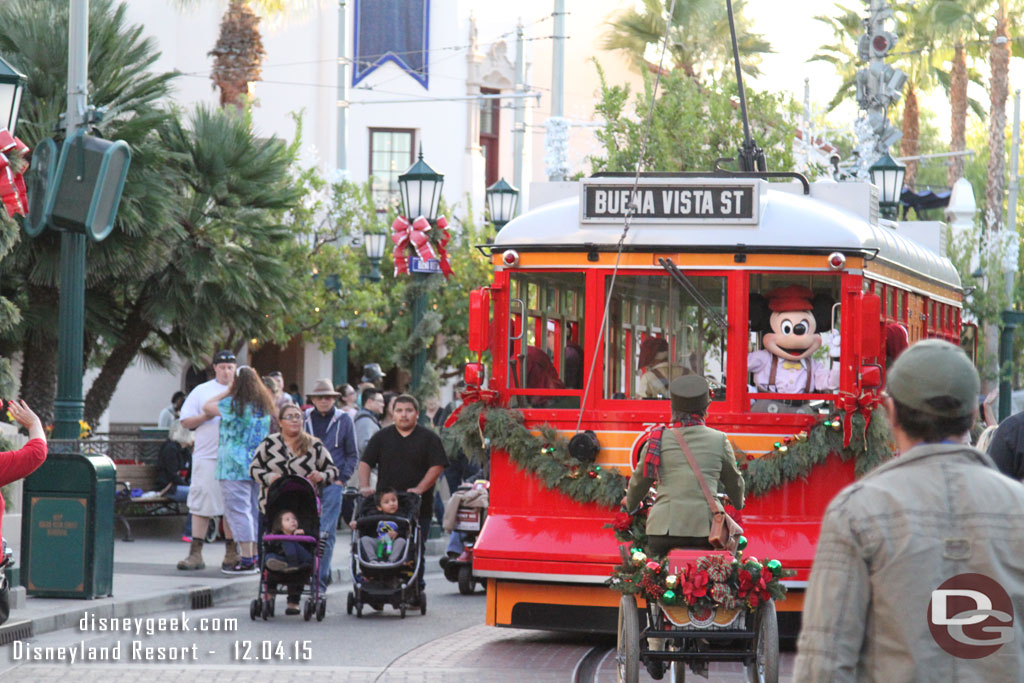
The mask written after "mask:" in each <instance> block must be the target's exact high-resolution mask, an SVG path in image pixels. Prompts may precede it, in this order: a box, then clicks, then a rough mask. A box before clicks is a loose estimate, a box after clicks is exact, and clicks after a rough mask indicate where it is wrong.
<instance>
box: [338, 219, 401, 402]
mask: <svg viewBox="0 0 1024 683" xmlns="http://www.w3.org/2000/svg"><path fill="white" fill-rule="evenodd" d="M387 239H388V236H387V235H385V234H384V233H375V232H364V233H363V248H364V249H365V250H366V257H367V258H368V259H369V260H370V272H369V273H360V274H359V279H360V281H363V282H380V281H381V274H380V262H381V261H382V260H383V258H384V248H385V247H386V246H387ZM330 277H334V282H335V283H337V288H336V290H334V291H335V293H338V294H340V291H341V285H340V283H338V279H337V276H330ZM328 279H329V278H328ZM325 284H328V283H325ZM347 330H348V321H347V320H342V321H340V322H338V333H337V336H336V337H335V338H334V353H333V354H332V356H331V364H332V367H333V368H334V372H333V377H332V379H333V380H334V385H335V386H339V385H341V384H345V383H346V382H348V351H349V342H348V334H347Z"/></svg>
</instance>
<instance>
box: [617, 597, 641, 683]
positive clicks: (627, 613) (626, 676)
mask: <svg viewBox="0 0 1024 683" xmlns="http://www.w3.org/2000/svg"><path fill="white" fill-rule="evenodd" d="M615 660H616V664H617V665H618V672H619V683H637V680H638V679H639V678H640V618H639V615H638V614H637V607H636V597H635V596H632V595H623V596H622V599H621V600H619V629H618V643H617V646H616V648H615Z"/></svg>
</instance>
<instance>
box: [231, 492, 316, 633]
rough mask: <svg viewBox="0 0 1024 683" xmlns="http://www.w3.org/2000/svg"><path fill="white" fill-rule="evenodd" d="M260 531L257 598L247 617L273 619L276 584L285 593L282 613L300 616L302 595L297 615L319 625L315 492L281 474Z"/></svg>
mask: <svg viewBox="0 0 1024 683" xmlns="http://www.w3.org/2000/svg"><path fill="white" fill-rule="evenodd" d="M264 512H265V517H264V522H263V524H264V528H263V529H262V530H261V531H262V538H261V539H260V556H261V557H262V558H263V566H262V570H261V571H260V584H259V597H257V598H256V599H255V600H253V601H252V603H251V605H250V606H249V617H250V618H252V619H255V618H256V617H257V616H258V615H259V616H262V617H263V619H267V618H269V617H272V616H274V598H275V597H276V594H277V588H278V586H279V585H284V586H285V587H286V589H287V591H288V607H287V609H286V610H285V614H299V612H300V610H299V601H300V599H301V597H302V595H303V594H306V595H307V596H308V597H307V598H306V602H305V605H304V606H303V609H302V616H303V618H304V619H305V620H306V621H309V620H310V619H312V618H313V615H314V614H316V620H317V621H322V620H323V618H324V615H325V614H326V611H327V600H326V599H325V598H323V597H322V596H321V595H320V585H319V582H318V581H317V580H316V577H317V576H318V575H319V569H320V557H321V555H322V553H323V543H324V541H323V539H321V538H320V499H319V498H317V495H316V487H315V486H314V485H313V484H312V483H310V481H309V480H308V479H306V478H304V477H300V476H297V475H285V476H282V477H281V478H279V479H277V480H275V481H274V483H273V484H271V485H270V487H269V488H268V489H267V503H266V508H265V510H264Z"/></svg>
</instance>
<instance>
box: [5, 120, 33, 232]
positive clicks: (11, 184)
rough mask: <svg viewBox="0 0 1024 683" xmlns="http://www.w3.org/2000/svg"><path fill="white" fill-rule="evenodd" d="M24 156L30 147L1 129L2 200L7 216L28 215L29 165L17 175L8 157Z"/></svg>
mask: <svg viewBox="0 0 1024 683" xmlns="http://www.w3.org/2000/svg"><path fill="white" fill-rule="evenodd" d="M12 151H15V152H18V154H19V155H24V154H25V153H26V152H28V146H27V145H26V144H25V143H24V142H22V141H21V140H19V139H18V138H16V137H14V136H13V135H11V132H10V131H9V130H7V129H6V128H0V199H2V200H3V203H4V208H5V209H7V215H8V216H11V217H13V216H14V214H16V213H20V214H21V215H23V216H24V215H27V214H28V190H27V188H26V187H25V171H27V170H28V164H25V166H24V168H22V169H21V172H20V173H15V172H14V168H13V167H12V166H11V160H10V159H9V158H8V155H9V154H10V153H11V152H12Z"/></svg>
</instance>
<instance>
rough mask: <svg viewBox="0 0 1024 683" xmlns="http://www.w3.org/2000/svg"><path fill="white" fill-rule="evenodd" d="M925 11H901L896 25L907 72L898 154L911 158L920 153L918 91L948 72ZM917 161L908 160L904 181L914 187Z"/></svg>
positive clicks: (901, 63) (940, 80) (900, 60)
mask: <svg viewBox="0 0 1024 683" xmlns="http://www.w3.org/2000/svg"><path fill="white" fill-rule="evenodd" d="M930 18H931V15H930V14H929V13H927V12H916V11H915V12H914V13H907V14H902V16H901V19H902V21H900V22H899V24H898V26H897V29H896V30H897V33H898V34H899V36H900V44H899V53H898V54H897V57H898V65H899V67H900V68H901V70H902V71H903V72H904V73H906V74H907V83H906V86H905V91H904V99H903V123H902V132H903V137H902V138H900V155H901V156H904V157H914V156H917V155H918V154H920V152H921V140H920V137H921V112H920V109H919V105H918V99H917V94H918V92H919V91H928V90H931V89H932V88H933V87H934V86H935V85H936V84H937V83H948V82H949V78H948V75H947V74H946V73H945V72H944V71H943V70H942V65H943V61H942V60H941V59H940V58H939V52H938V51H937V49H936V44H937V41H936V27H935V25H934V23H932V22H931V21H929V19H930ZM917 169H918V163H917V161H909V162H907V170H906V176H905V178H904V181H903V182H904V184H905V185H907V186H908V187H913V186H914V182H915V180H916V179H917Z"/></svg>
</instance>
